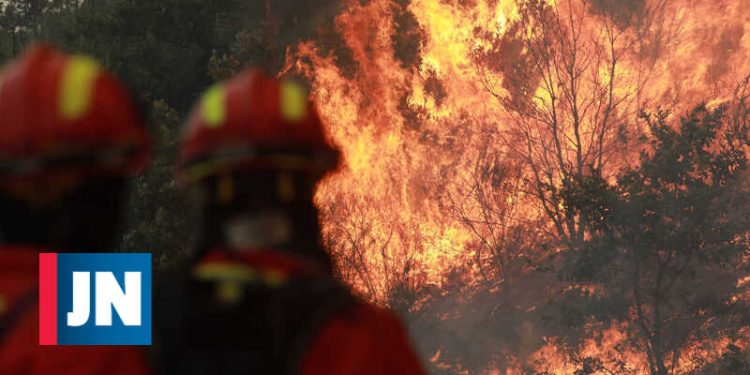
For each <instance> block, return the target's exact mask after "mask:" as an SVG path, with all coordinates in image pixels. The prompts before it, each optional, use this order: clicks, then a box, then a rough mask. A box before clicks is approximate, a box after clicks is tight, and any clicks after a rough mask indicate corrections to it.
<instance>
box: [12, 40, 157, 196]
mask: <svg viewBox="0 0 750 375" xmlns="http://www.w3.org/2000/svg"><path fill="white" fill-rule="evenodd" d="M148 146H149V140H148V135H147V132H146V129H145V124H144V121H143V117H142V116H141V114H140V111H138V109H137V106H136V105H135V102H134V100H133V98H132V96H131V95H130V93H129V92H128V90H126V88H125V87H124V85H123V84H122V83H121V82H120V81H118V80H117V78H115V77H114V76H113V75H111V74H109V73H107V72H105V71H104V70H103V69H102V68H101V67H100V66H99V65H98V64H97V63H96V62H94V60H92V59H91V58H89V57H86V56H81V55H67V54H64V53H62V52H60V51H58V50H56V49H55V48H53V47H51V46H48V45H44V44H37V45H35V46H32V47H29V49H27V51H26V52H25V53H24V54H23V55H22V56H21V57H19V58H18V59H16V60H14V61H11V62H10V63H9V64H8V65H6V66H5V67H4V68H3V70H2V72H0V181H5V182H8V181H17V180H24V179H34V178H36V177H39V176H44V177H48V176H50V175H54V174H59V175H64V176H65V178H66V179H68V180H70V179H71V178H78V179H82V178H83V177H86V176H89V175H98V174H110V175H125V174H129V173H132V172H136V171H138V170H140V169H141V168H143V167H144V166H145V163H146V162H147V159H148V154H149V147H148Z"/></svg>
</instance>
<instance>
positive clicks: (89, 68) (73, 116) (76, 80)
mask: <svg viewBox="0 0 750 375" xmlns="http://www.w3.org/2000/svg"><path fill="white" fill-rule="evenodd" d="M100 72H101V68H100V67H99V64H97V63H96V61H94V60H93V59H91V58H89V57H86V56H80V55H77V56H72V57H71V58H70V59H69V60H68V63H67V64H66V66H65V70H64V71H63V75H62V82H60V92H59V100H60V102H59V106H60V107H59V111H60V116H61V117H62V118H63V119H65V120H77V119H79V118H81V117H83V116H84V115H85V114H86V112H88V110H89V108H90V107H91V98H92V96H93V91H94V83H95V82H96V78H97V77H98V76H99V73H100Z"/></svg>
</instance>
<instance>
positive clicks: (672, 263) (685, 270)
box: [563, 106, 750, 374]
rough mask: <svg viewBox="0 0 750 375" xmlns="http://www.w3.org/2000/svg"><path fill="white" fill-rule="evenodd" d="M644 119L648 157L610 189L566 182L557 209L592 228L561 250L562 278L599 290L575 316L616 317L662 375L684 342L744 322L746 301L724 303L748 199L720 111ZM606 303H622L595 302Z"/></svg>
mask: <svg viewBox="0 0 750 375" xmlns="http://www.w3.org/2000/svg"><path fill="white" fill-rule="evenodd" d="M643 118H644V119H645V121H646V123H647V124H648V126H649V128H650V130H651V137H650V140H651V150H650V151H648V152H644V153H643V154H642V155H641V161H640V165H639V166H638V167H636V168H633V169H631V170H628V171H625V172H624V174H623V175H622V176H621V177H620V178H619V179H618V181H617V185H616V186H609V185H608V184H606V183H603V182H602V181H595V182H594V183H591V182H587V181H582V182H579V183H576V184H570V185H569V188H570V191H569V192H568V193H567V197H569V201H568V202H566V203H567V204H569V205H570V206H571V207H573V208H575V209H578V210H581V211H583V212H592V213H595V214H590V215H588V218H589V220H591V221H592V224H595V225H594V227H596V228H598V230H597V231H594V232H593V233H592V235H591V238H589V239H588V240H586V241H585V242H584V243H583V244H581V245H580V246H579V248H578V249H576V250H574V251H572V252H571V253H570V255H569V256H568V259H567V263H566V265H567V267H566V268H565V269H564V271H563V275H564V276H565V277H566V278H569V280H570V281H571V282H573V283H576V284H583V285H592V286H597V287H598V288H600V290H601V292H599V293H596V294H594V295H592V296H589V297H592V298H586V299H587V300H589V301H591V302H588V303H587V304H584V305H579V307H580V306H585V307H589V308H590V309H587V311H581V310H582V309H579V310H578V311H576V314H578V315H579V316H584V317H587V319H594V320H595V321H605V322H606V321H610V320H618V321H621V320H623V319H624V320H625V321H627V322H628V323H629V327H630V329H631V331H632V332H631V334H632V335H633V337H637V338H638V340H637V342H634V343H633V346H634V349H636V350H637V349H638V348H641V347H642V348H643V349H645V351H646V353H647V354H648V359H649V365H650V367H651V368H650V370H651V373H653V374H666V373H667V372H666V371H667V370H666V368H667V365H668V364H667V361H668V359H669V358H680V356H681V355H683V354H684V353H682V350H683V348H685V346H686V345H688V344H691V343H696V342H698V343H700V342H703V341H704V340H706V339H709V338H713V337H717V336H721V335H723V334H724V335H728V334H734V333H737V331H738V329H739V327H742V326H743V325H747V324H748V320H747V316H746V315H744V314H743V313H742V311H745V309H746V308H747V306H745V305H744V304H745V301H742V300H737V299H733V298H732V297H733V296H735V295H737V293H738V292H739V290H738V287H737V279H738V278H739V277H740V276H741V275H742V271H743V270H742V259H743V256H744V254H746V253H747V251H748V249H747V246H746V244H745V243H743V241H742V239H743V238H744V237H745V236H747V234H748V228H749V226H748V224H749V223H748V219H750V218H748V217H747V215H746V214H745V213H746V212H747V208H748V192H747V191H746V190H743V189H742V184H741V178H742V176H743V174H744V173H745V171H746V169H747V159H746V154H745V152H744V150H743V148H742V141H743V140H742V139H736V138H734V136H733V135H730V133H729V132H725V131H724V129H725V122H726V110H725V108H723V107H720V108H717V109H708V108H706V107H705V106H698V107H697V108H695V109H694V110H693V111H692V112H691V113H690V114H689V115H688V116H687V117H685V118H682V119H681V120H680V122H679V124H678V125H677V126H673V125H672V124H670V123H668V121H667V119H668V115H667V114H666V113H664V112H659V113H657V114H656V115H655V116H652V115H647V114H646V115H644V116H643ZM602 213H606V215H604V214H602ZM574 293H575V292H574ZM566 298H570V297H566ZM607 299H611V300H617V301H622V302H623V303H620V304H619V305H618V304H613V305H608V306H603V305H601V304H597V303H596V301H597V300H607ZM564 305H569V304H564ZM611 307H619V309H620V311H613V310H612V309H611ZM583 320H586V319H583ZM580 323H581V325H583V323H584V322H580Z"/></svg>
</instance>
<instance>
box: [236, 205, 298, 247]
mask: <svg viewBox="0 0 750 375" xmlns="http://www.w3.org/2000/svg"><path fill="white" fill-rule="evenodd" d="M222 230H223V234H224V243H226V244H227V246H228V247H229V248H230V249H231V250H233V251H250V250H253V249H261V250H262V249H278V248H284V247H286V246H287V245H288V244H289V243H290V242H291V240H292V231H293V228H292V222H291V220H290V219H289V218H288V217H287V216H286V214H285V213H283V212H281V211H266V212H258V213H256V214H243V215H239V216H235V217H233V218H231V219H229V220H227V221H226V223H225V224H224V227H223V228H222Z"/></svg>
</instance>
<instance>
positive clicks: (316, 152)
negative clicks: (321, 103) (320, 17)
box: [178, 69, 339, 183]
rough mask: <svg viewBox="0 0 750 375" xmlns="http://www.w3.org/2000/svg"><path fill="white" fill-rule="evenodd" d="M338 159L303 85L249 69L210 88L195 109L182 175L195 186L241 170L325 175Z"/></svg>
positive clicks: (184, 143)
mask: <svg viewBox="0 0 750 375" xmlns="http://www.w3.org/2000/svg"><path fill="white" fill-rule="evenodd" d="M338 158H339V152H338V150H337V149H335V148H333V147H332V146H331V145H330V144H329V143H328V141H327V139H326V136H325V133H324V130H323V125H322V123H321V121H320V117H319V116H318V114H317V112H316V110H315V108H314V106H313V105H311V103H310V100H309V98H308V95H307V92H306V90H305V89H304V87H303V86H302V85H300V84H299V83H298V82H296V81H294V80H291V79H276V78H273V77H270V76H268V75H266V74H264V73H262V72H260V71H259V70H256V69H248V70H246V71H245V72H243V73H242V74H240V75H239V76H237V77H235V78H234V79H232V80H230V81H228V82H226V83H220V84H217V85H215V86H214V87H212V88H211V89H209V90H208V91H207V92H206V93H205V94H204V96H203V98H202V99H201V101H200V103H199V104H198V105H197V106H196V108H195V110H194V111H193V113H192V115H191V117H190V119H189V120H188V123H187V126H186V129H185V134H184V138H183V141H182V149H181V152H180V162H179V172H178V177H179V179H180V180H181V181H183V182H187V183H192V182H195V181H197V180H200V179H202V178H204V177H207V176H211V175H217V174H222V173H227V172H231V171H235V170H239V169H245V170H258V169H265V170H279V171H288V172H291V173H294V172H300V173H311V174H320V175H322V174H324V173H326V172H328V171H330V170H332V169H334V168H335V167H336V166H337V164H338Z"/></svg>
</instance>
